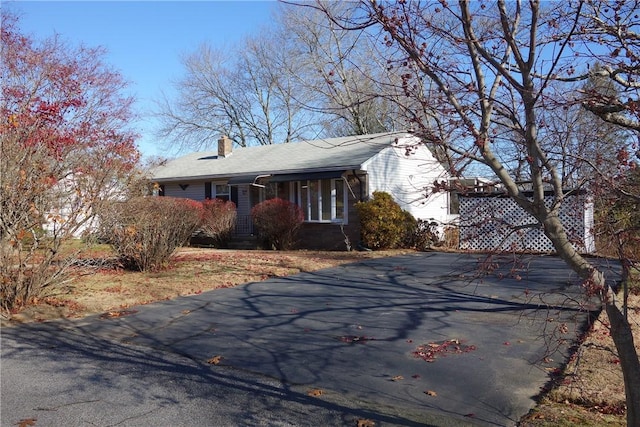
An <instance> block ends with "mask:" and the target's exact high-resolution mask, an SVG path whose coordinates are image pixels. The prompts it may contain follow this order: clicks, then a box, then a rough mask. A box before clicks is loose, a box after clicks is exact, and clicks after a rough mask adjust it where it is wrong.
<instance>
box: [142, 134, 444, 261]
mask: <svg viewBox="0 0 640 427" xmlns="http://www.w3.org/2000/svg"><path fill="white" fill-rule="evenodd" d="M443 179H444V180H446V179H448V173H447V171H446V170H445V168H444V167H443V166H442V165H441V164H440V163H439V162H438V161H437V160H436V159H435V157H434V156H433V154H432V153H431V151H430V150H429V149H428V148H427V146H426V145H425V144H423V143H422V141H421V140H420V139H419V138H418V137H416V136H414V135H412V134H411V133H407V132H390V133H381V134H372V135H360V136H348V137H340V138H331V139H319V140H313V141H300V142H297V143H287V144H277V145H264V146H256V147H242V148H237V149H235V150H233V149H232V142H231V140H230V139H229V138H227V137H222V138H221V139H220V140H219V141H218V150H217V151H214V152H201V153H191V154H187V155H185V156H183V157H180V158H177V159H175V160H172V161H169V162H167V163H166V164H164V165H162V166H159V167H158V168H156V169H155V170H154V171H153V180H154V181H155V182H156V183H157V184H158V185H159V188H160V194H161V195H165V196H171V197H185V198H190V199H195V200H204V199H208V198H221V199H225V200H232V201H233V202H234V203H235V204H236V206H237V214H238V222H237V227H236V234H237V235H240V236H242V235H247V236H248V235H251V234H252V232H253V228H252V224H251V217H250V213H251V208H252V207H253V206H255V205H256V204H258V203H260V202H262V201H264V200H266V199H268V198H273V197H280V198H283V199H287V200H290V201H291V202H294V203H296V204H298V205H299V206H301V207H302V209H303V211H304V220H305V221H304V224H303V225H302V227H301V230H300V233H299V235H298V239H299V245H298V246H299V247H301V248H306V249H329V250H344V249H345V248H346V246H345V242H346V240H345V239H346V238H348V240H349V242H351V244H353V245H354V246H355V244H357V243H358V241H359V226H358V223H359V221H358V219H357V214H356V210H355V209H354V205H355V203H356V202H358V201H361V200H367V199H368V198H369V197H370V196H371V194H372V193H373V192H374V191H384V192H388V193H390V194H391V195H392V196H393V198H394V199H395V201H396V202H397V203H398V204H399V205H400V206H401V207H402V208H403V209H405V210H407V211H409V212H410V213H411V214H413V216H414V217H416V218H419V219H424V220H429V221H435V222H437V223H440V224H443V223H448V222H449V221H450V220H451V219H452V215H451V214H450V212H449V194H448V193H447V192H431V191H430V189H431V188H432V187H433V183H434V182H436V181H442V180H443Z"/></svg>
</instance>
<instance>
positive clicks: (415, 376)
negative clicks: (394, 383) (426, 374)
mask: <svg viewBox="0 0 640 427" xmlns="http://www.w3.org/2000/svg"><path fill="white" fill-rule="evenodd" d="M411 378H415V379H418V378H420V374H413V375H411Z"/></svg>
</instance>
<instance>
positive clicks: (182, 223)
mask: <svg viewBox="0 0 640 427" xmlns="http://www.w3.org/2000/svg"><path fill="white" fill-rule="evenodd" d="M203 216H204V215H203V206H202V203H200V202H197V201H195V200H189V199H178V198H172V197H137V198H133V199H130V200H127V201H124V202H116V203H114V204H113V205H112V206H111V208H110V209H109V210H108V213H107V214H105V215H104V216H103V218H102V220H101V227H102V228H103V229H104V232H103V235H104V236H108V242H109V244H110V245H111V246H112V247H113V249H114V251H115V252H116V253H117V254H118V256H119V258H120V262H121V263H122V264H123V266H124V267H125V268H127V269H130V270H139V271H152V270H159V269H161V268H162V267H164V266H165V265H166V263H167V261H168V260H169V258H170V257H171V255H172V254H173V252H174V251H175V250H176V248H178V247H179V246H181V245H183V244H185V243H186V242H187V241H188V240H189V238H190V237H191V235H192V234H193V232H194V231H195V230H196V229H197V228H198V227H199V226H200V224H201V222H202V218H203Z"/></svg>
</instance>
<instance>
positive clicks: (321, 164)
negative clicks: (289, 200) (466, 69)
mask: <svg viewBox="0 0 640 427" xmlns="http://www.w3.org/2000/svg"><path fill="white" fill-rule="evenodd" d="M405 136H410V134H408V133H406V132H389V133H379V134H372V135H358V136H348V137H341V138H331V139H318V140H313V141H301V142H294V143H288V144H274V145H261V146H257V147H242V148H235V149H234V150H233V152H232V153H231V154H230V155H228V156H226V157H218V152H217V151H207V152H200V153H191V154H187V155H185V156H182V157H179V158H177V159H175V160H170V161H168V162H167V163H166V164H164V165H162V166H158V167H157V168H155V169H154V170H153V171H152V176H153V178H154V179H155V180H157V181H161V182H162V181H164V182H168V181H186V180H193V179H209V178H210V179H215V178H231V177H238V176H245V175H252V174H253V175H273V174H291V173H302V172H305V173H306V172H324V171H332V170H343V171H344V170H351V169H360V168H361V166H362V165H363V163H365V162H366V161H367V160H369V159H370V158H371V157H373V156H374V155H376V154H377V153H379V152H380V151H381V150H383V149H384V148H386V147H389V146H391V144H392V143H393V142H395V141H396V140H397V139H398V138H402V137H405Z"/></svg>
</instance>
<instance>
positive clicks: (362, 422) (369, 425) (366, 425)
mask: <svg viewBox="0 0 640 427" xmlns="http://www.w3.org/2000/svg"><path fill="white" fill-rule="evenodd" d="M375 425H376V422H375V421H373V420H369V419H366V418H360V419H359V420H358V427H375Z"/></svg>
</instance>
